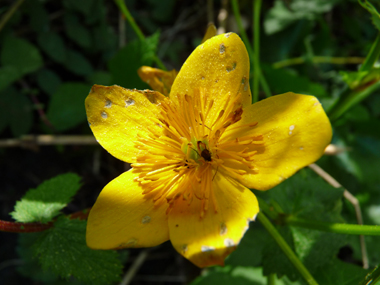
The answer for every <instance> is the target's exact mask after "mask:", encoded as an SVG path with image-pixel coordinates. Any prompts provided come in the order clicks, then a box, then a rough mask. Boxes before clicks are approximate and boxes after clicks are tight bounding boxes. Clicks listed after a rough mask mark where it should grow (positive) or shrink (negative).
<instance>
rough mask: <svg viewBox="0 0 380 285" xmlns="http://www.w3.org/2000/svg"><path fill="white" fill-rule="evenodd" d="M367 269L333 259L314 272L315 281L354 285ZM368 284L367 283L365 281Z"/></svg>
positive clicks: (327, 283)
mask: <svg viewBox="0 0 380 285" xmlns="http://www.w3.org/2000/svg"><path fill="white" fill-rule="evenodd" d="M367 273H368V270H365V269H363V268H361V267H359V266H356V265H353V264H349V263H345V262H343V261H340V260H339V259H334V260H332V261H331V262H330V263H328V264H326V265H325V266H324V267H322V268H320V269H319V270H318V272H317V273H316V274H315V278H316V281H317V282H318V283H319V284H323V285H336V284H339V285H354V284H355V285H356V284H359V282H360V281H361V280H362V279H363V278H364V277H365V276H366V274H367ZM367 284H368V283H367Z"/></svg>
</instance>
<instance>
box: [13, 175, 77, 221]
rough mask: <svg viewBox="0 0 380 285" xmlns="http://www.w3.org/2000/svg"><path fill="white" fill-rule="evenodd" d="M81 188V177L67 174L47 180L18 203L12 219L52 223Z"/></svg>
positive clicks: (27, 193)
mask: <svg viewBox="0 0 380 285" xmlns="http://www.w3.org/2000/svg"><path fill="white" fill-rule="evenodd" d="M79 187H80V177H79V176H78V175H76V174H74V173H67V174H62V175H59V176H56V177H54V178H52V179H50V180H46V181H45V182H43V183H42V184H40V185H39V186H38V187H37V188H36V189H30V190H29V191H28V192H26V194H25V195H24V196H23V197H22V198H21V201H17V202H16V206H15V211H14V212H12V213H11V215H12V217H13V218H14V219H15V220H16V221H18V222H22V223H31V222H42V223H47V222H50V221H51V220H52V219H53V218H54V217H55V216H57V215H58V214H59V211H60V210H61V209H63V208H64V207H66V205H67V204H68V203H69V202H70V201H71V198H72V197H73V196H74V195H75V193H76V192H77V191H78V189H79Z"/></svg>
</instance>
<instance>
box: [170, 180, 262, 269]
mask: <svg viewBox="0 0 380 285" xmlns="http://www.w3.org/2000/svg"><path fill="white" fill-rule="evenodd" d="M195 183H196V182H195ZM212 187H213V192H214V195H215V200H216V201H217V202H216V204H217V212H215V210H214V203H213V202H212V198H211V197H210V202H209V207H208V210H207V211H206V213H205V215H204V217H203V218H200V212H201V209H202V202H201V200H199V199H198V198H196V197H194V198H193V201H192V203H191V204H190V205H188V202H187V201H185V200H182V199H181V198H179V199H178V200H177V201H176V202H175V205H174V207H173V209H172V210H171V212H170V213H169V231H170V240H171V242H172V244H173V246H174V247H175V249H176V250H177V251H178V252H179V253H180V254H182V255H183V256H184V257H186V258H187V259H189V260H190V261H191V262H193V263H194V264H195V265H197V266H199V267H206V266H211V265H216V264H219V265H223V264H224V259H225V258H226V257H227V256H228V255H229V254H230V253H231V252H232V251H234V250H235V248H236V246H237V244H238V243H239V242H240V240H241V238H242V237H243V235H244V233H245V232H246V230H247V229H248V224H249V221H251V220H253V219H254V218H255V217H256V214H257V213H258V212H259V206H258V202H257V199H256V197H255V195H254V194H253V193H252V192H251V191H250V190H249V189H247V188H245V187H244V186H242V185H241V184H238V183H237V182H236V181H233V180H230V179H227V178H226V177H224V176H223V175H221V174H220V173H219V174H217V175H216V176H215V178H214V180H213V183H212Z"/></svg>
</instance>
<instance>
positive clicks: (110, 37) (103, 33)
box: [92, 23, 118, 51]
mask: <svg viewBox="0 0 380 285" xmlns="http://www.w3.org/2000/svg"><path fill="white" fill-rule="evenodd" d="M92 35H93V38H94V44H93V47H92V48H94V49H95V50H101V51H104V50H108V49H112V50H115V49H117V39H118V38H117V35H116V34H115V32H114V31H113V29H112V27H110V26H108V25H106V24H105V23H102V24H101V25H100V26H97V27H94V29H93V30H92Z"/></svg>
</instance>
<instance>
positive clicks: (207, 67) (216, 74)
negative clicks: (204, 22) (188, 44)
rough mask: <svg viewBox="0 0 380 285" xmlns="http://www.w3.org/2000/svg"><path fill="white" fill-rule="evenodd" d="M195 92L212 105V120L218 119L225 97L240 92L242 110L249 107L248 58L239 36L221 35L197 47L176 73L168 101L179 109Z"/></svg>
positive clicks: (231, 34) (232, 34)
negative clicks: (213, 118) (202, 95)
mask: <svg viewBox="0 0 380 285" xmlns="http://www.w3.org/2000/svg"><path fill="white" fill-rule="evenodd" d="M197 90H205V92H206V94H207V98H208V100H209V101H212V100H213V101H214V103H213V109H214V111H213V112H210V115H211V116H212V117H217V115H218V114H219V112H220V110H221V108H222V106H224V104H225V101H224V100H225V97H224V96H226V94H228V93H230V94H232V95H235V94H237V93H239V92H240V93H241V97H242V103H243V106H248V105H250V104H251V92H250V88H249V57H248V53H247V50H246V48H245V46H244V43H243V42H242V41H241V39H240V38H239V36H238V35H236V34H234V33H228V34H222V35H219V36H215V37H213V38H211V39H209V40H207V41H206V42H205V43H203V44H201V45H200V46H198V47H197V48H196V49H195V50H194V51H193V53H192V54H191V55H190V56H189V58H188V59H187V60H186V62H185V63H184V65H183V66H182V68H181V70H180V71H179V73H178V76H177V77H176V79H175V81H174V84H173V87H172V89H171V92H170V99H172V100H173V101H174V102H175V103H176V104H177V105H178V106H179V101H181V100H182V101H183V100H185V98H184V96H185V95H189V96H193V94H194V92H197ZM222 98H223V99H222ZM212 113H214V114H212ZM215 114H216V116H215Z"/></svg>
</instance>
